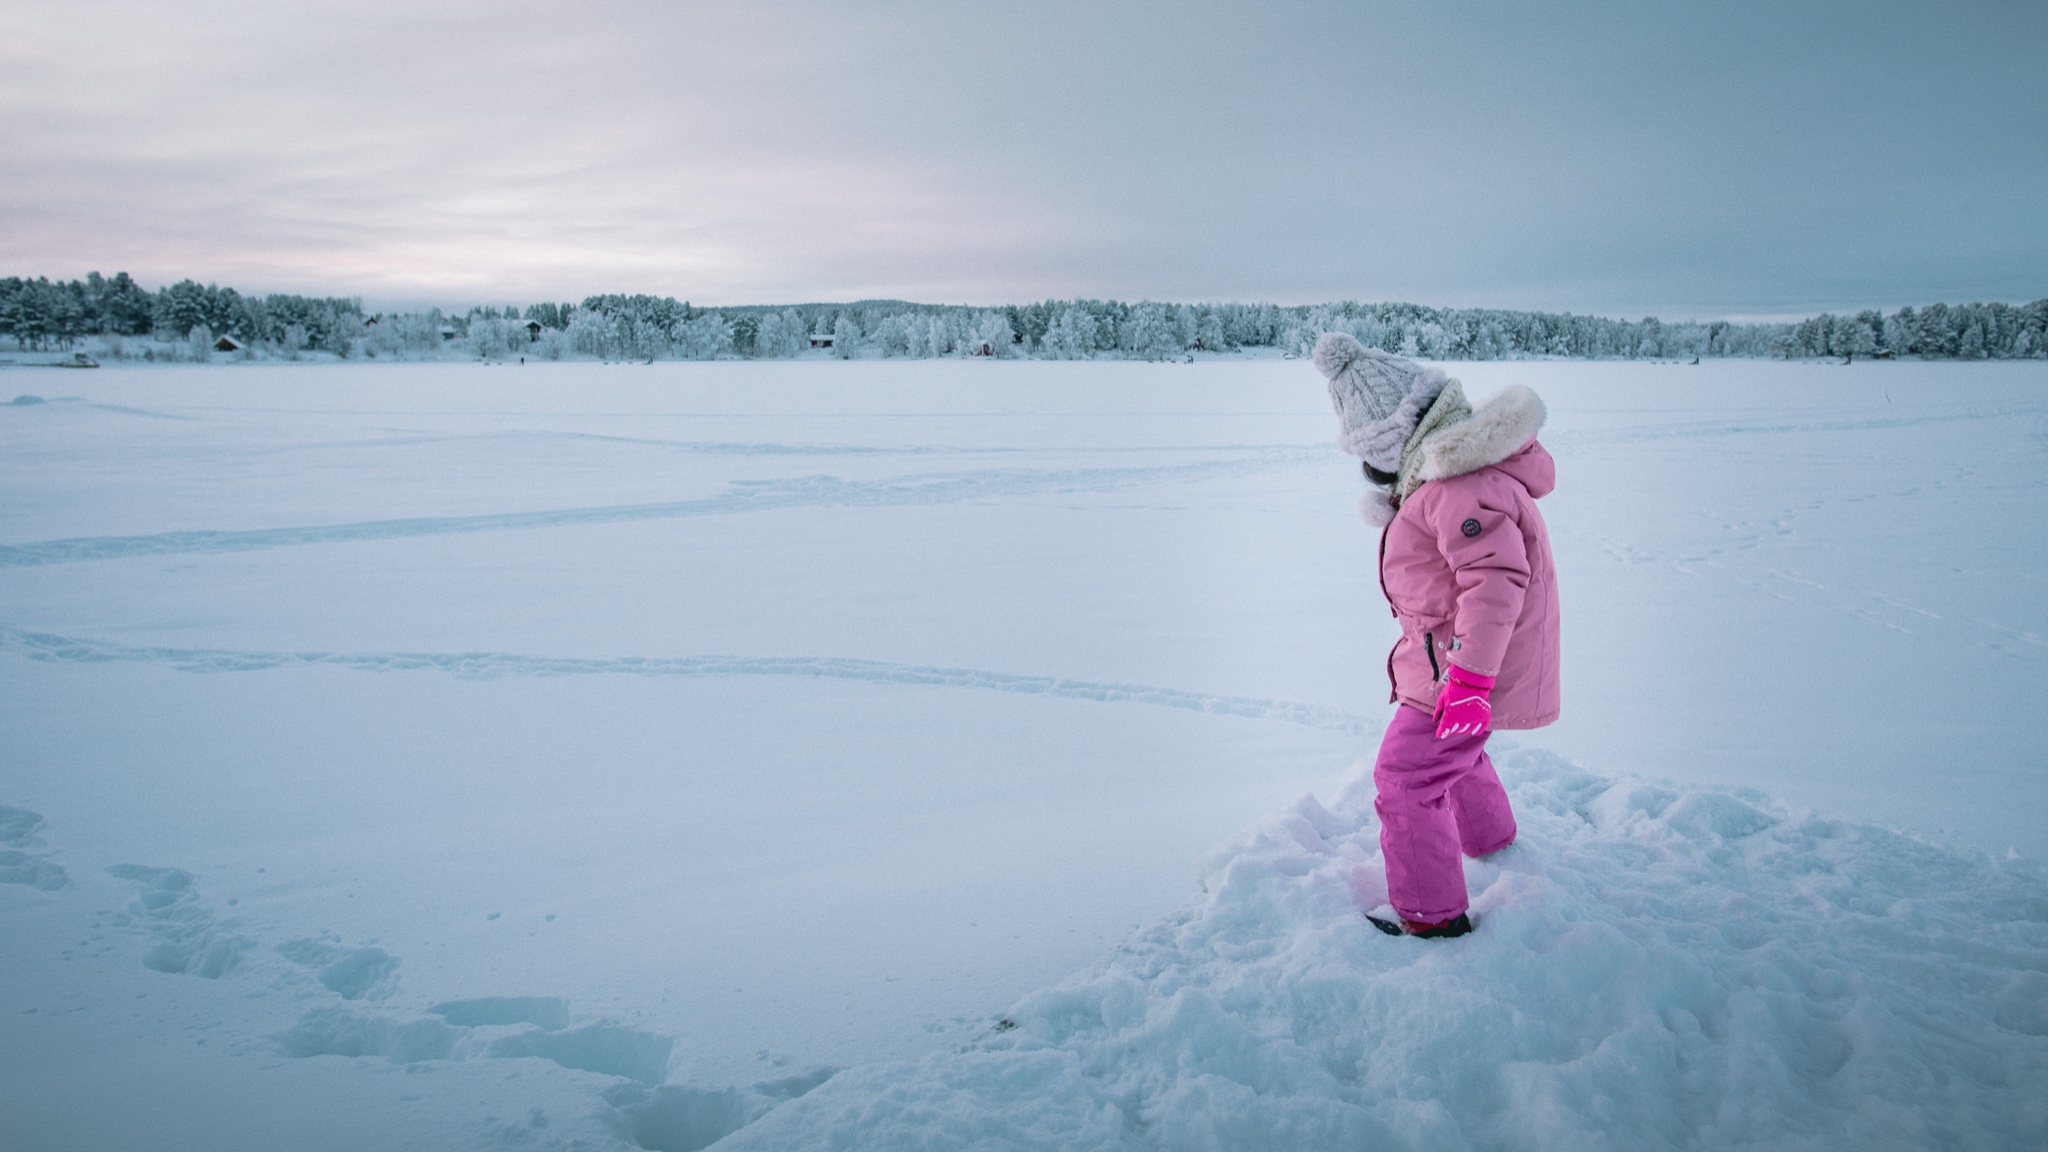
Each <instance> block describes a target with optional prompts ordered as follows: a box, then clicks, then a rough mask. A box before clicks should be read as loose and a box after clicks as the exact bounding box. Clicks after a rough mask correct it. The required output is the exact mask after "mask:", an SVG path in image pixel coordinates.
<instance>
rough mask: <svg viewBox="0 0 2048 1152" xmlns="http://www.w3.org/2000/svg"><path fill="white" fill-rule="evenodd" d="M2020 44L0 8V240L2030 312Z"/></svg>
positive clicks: (949, 288) (632, 0)
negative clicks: (2020, 307) (1977, 302)
mask: <svg viewBox="0 0 2048 1152" xmlns="http://www.w3.org/2000/svg"><path fill="white" fill-rule="evenodd" d="M2043 48H2048V17H2044V16H2043V14H2042V12H2041V10H2039V9H2038V8H2037V7H2035V6H2030V5H1978V6H1974V7H1969V6H1966V7H1965V8H1964V9H1961V10H1945V11H1943V12H1941V13H1933V12H1931V11H1925V12H1924V11H1921V10H1919V9H1918V8H1916V7H1912V6H1887V5H1875V6H1872V5H1861V6H1850V5H1819V6H1812V5H1808V6H1799V7H1798V8H1797V9H1796V10H1788V9H1786V8H1785V6H1773V5H1762V4H1755V5H1735V4H1730V5H1722V6H1718V7H1710V6H1688V7H1685V8H1683V9H1680V8H1675V7H1674V8H1669V9H1665V8H1658V9H1651V10H1645V9H1642V8H1640V7H1639V6H1635V5H1620V4H1580V5H1574V6H1571V7H1569V8H1563V9H1560V8H1556V7H1554V6H1543V7H1531V6H1524V5H1510V4H1489V3H1475V4H1467V5H1459V6H1456V7H1455V8H1441V7H1435V6H1422V5H1415V4H1407V3H1378V4H1365V3H1332V4H1310V3H1287V2H1280V3H1272V4H1265V5H1256V6H1253V5H1242V4H1215V3H1184V4H1174V5H1168V4H1150V3H1142V4H1141V3H1123V4H1108V5H1104V4H1062V3H1047V4H1040V5H1025V6H1005V5H994V4H972V3H969V4H925V3H901V2H888V0H874V2H860V3H841V4H823V3H755V4H748V5H737V6H723V5H706V4H671V3H659V2H654V0H602V2H598V3H592V4H580V5H562V4H538V3H526V2H515V3H510V4H420V3H414V4H404V5H401V4H392V3H382V2H371V3H365V4H357V5H348V6H333V5H320V6H315V5H309V4H304V3H300V2H297V0H279V2H274V3H265V4H248V3H222V2H213V3H198V4H182V5H176V6H171V5H161V4H154V3H133V2H85V3H73V4H68V5H64V6H33V7H32V6H15V7H13V8H11V9H9V10H7V11H6V12H4V13H0V221H4V222H0V260H4V262H5V263H6V264H7V265H8V266H9V270H10V271H22V272H30V273H38V272H40V273H47V274H62V275H77V274H80V273H82V272H83V271H84V270H85V269H87V268H100V269H102V270H105V271H113V270H115V269H117V268H121V269H126V270H128V271H130V272H133V273H135V274H136V275H138V276H140V277H142V278H143V279H144V280H145V281H148V282H161V281H163V280H165V279H168V278H174V277H179V276H185V275H194V276H199V277H202V278H210V279H215V280H219V281H221V282H224V283H233V284H236V285H237V286H240V287H243V288H244V289H245V290H249V289H255V290H267V289H269V290H298V291H319V292H348V293H359V294H364V295H367V296H370V297H372V298H373V299H384V300H398V299H423V300H424V299H434V300H443V301H449V302H458V301H471V300H480V299H481V300H499V301H500V302H507V301H511V300H526V299H536V298H563V299H573V298H579V297H580V296H581V295H583V294H586V293H589V292H597V291H653V292H661V293H673V294H676V295H680V296H686V297H689V298H691V299H693V300H697V301H700V302H711V303H740V302H749V301H767V300H785V301H786V300H795V299H830V298H853V297H864V296H897V297H907V298H918V299H938V300H962V301H984V302H985V301H995V300H1011V299H1022V298H1033V297H1042V296H1071V295H1117V296H1125V297H1137V296H1156V297H1163V298H1176V299H1192V298H1213V297H1235V298H1271V299H1279V300H1304V299H1321V298H1333V297H1355V298H1408V299H1421V300H1427V301H1430V302H1438V303H1496V304H1501V305H1508V306H1538V307H1557V308H1579V309H1582V310H1628V309H1631V308H1658V309H1662V310H1666V311H1672V312H1687V311H1692V312H1710V311H1717V310H1718V311H1760V310H1776V309H1781V308H1785V309H1794V308H1799V307H1803V306H1833V305H1837V304H1843V303H1862V302H1866V301H1867V302H1873V303H1875V302H1882V303H1898V302H1904V301H1907V300H1918V299H1923V298H1926V297H1929V296H1931V295H1947V296H1950V297H1952V298H1953V297H1959V296H1981V297H2016V296H2024V295H2028V294H2033V295H2038V294H2040V293H2041V291H2042V288H2041V286H2040V285H2039V283H2038V273H2037V272H2036V271H2035V270H2036V269H2038V268H2040V267H2042V266H2044V261H2043V257H2044V256H2048V240H2044V239H2043V238H2042V236H2041V233H2040V230H2039V229H2038V228H2037V227H2035V226H2033V224H2032V223H2031V222H2032V221H2033V219H2034V217H2035V215H2036V212H2037V206H2038V204H2039V203H2041V202H2043V193H2044V192H2048V145H2044V144H2043V143H2042V141H2043V140H2044V139H2048V133H2044V132H2043V129H2044V128H2048V124H2043V120H2044V118H2048V113H2044V111H2043V109H2044V108H2048V81H2044V79H2043V77H2042V73H2043V71H2044V70H2042V69H2039V68H2038V67H2037V66H2036V65H2037V61H2038V60H2039V59H2040V58H2041V49H2043Z"/></svg>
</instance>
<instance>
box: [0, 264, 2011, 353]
mask: <svg viewBox="0 0 2048 1152" xmlns="http://www.w3.org/2000/svg"><path fill="white" fill-rule="evenodd" d="M1329 331H1345V332H1350V333H1351V334H1352V335H1354V336H1357V337H1358V338H1359V340H1361V341H1363V342H1364V343H1366V344H1368V345H1371V346H1373V347H1378V348H1385V349H1387V350H1389V351H1393V352H1399V353H1402V354H1404V355H1408V356H1415V357H1419V358H1422V359H1429V360H1511V359H1534V358H1570V359H1592V360H1670V359H1692V358H1694V357H1784V358H1802V357H1842V358H1844V359H1853V358H1855V357H1866V358H1883V357H1899V356H1914V357H1923V358H1932V359H1952V360H1985V359H1991V360H2014V359H2042V358H2048V300H2036V301H2034V302H2033V303H2031V304H2019V305H2014V304H1959V305H1949V304H1934V305H1929V306H1927V307H1924V308H1901V309H1899V310H1898V311H1897V312H1894V313H1891V314H1889V315H1886V314H1884V313H1880V312H1876V311H1865V312H1859V313H1857V314H1855V315H1853V316H1836V315H1832V314H1828V315H1821V316H1815V317H1813V318H1812V319H1809V320H1803V321H1800V322H1798V323H1791V324H1739V323H1730V322H1724V321H1713V322H1692V321H1688V322H1684V323H1665V322H1663V321H1660V320H1657V319H1655V318H1654V317H1646V318H1644V319H1642V320H1610V319H1606V318H1603V317H1598V316H1578V315H1573V314H1571V313H1552V312H1514V311H1506V310H1502V309H1494V308H1429V307H1424V306H1422V305H1417V304H1357V303H1351V302H1348V301H1347V302H1344V303H1338V304H1312V305H1297V306H1293V307H1282V306H1280V305H1276V304H1168V303H1159V302H1155V301H1144V302H1140V303H1137V304H1125V303H1122V302H1119V301H1115V300H1047V301H1044V302H1041V303H1037V304H1020V305H1012V306H1008V307H1000V308H973V307H965V306H955V305H935V304H911V303H906V302H903V301H897V300H870V301H861V302H857V303H853V304H799V305H788V306H783V305H757V306H749V307H741V308H716V309H709V308H696V307H692V306H691V305H690V304H689V302H687V301H679V300H676V299H674V298H672V297H655V296H645V295H639V296H620V295H611V296H591V297H588V298H586V299H585V300H584V301H583V302H582V303H581V304H568V303H543V304H529V305H526V306H524V307H519V306H516V305H515V306H510V307H504V308H492V307H479V308H472V309H470V310H469V311H468V312H466V313H462V314H453V313H444V312H442V311H441V310H439V309H428V310H426V311H416V312H368V311H365V310H364V308H363V306H362V302H361V301H360V300H357V299H351V298H345V297H335V296H328V297H314V296H290V295H280V294H275V293H273V294H271V295H267V296H245V295H243V294H242V293H240V292H237V291H235V290H234V289H233V288H221V287H217V286H215V285H211V284H206V285H202V284H199V283H197V282H195V281H192V280H181V281H179V282H178V283H176V284H173V285H170V286H169V287H165V288H158V289H156V290H155V291H151V290H149V289H147V288H144V287H143V286H141V285H140V284H137V283H136V282H135V281H134V280H133V279H131V278H130V277H129V275H128V274H127V273H125V272H122V273H119V274H117V275H115V276H113V277H111V278H109V277H103V276H101V275H100V274H99V273H97V272H94V273H93V274H91V275H90V276H87V277H86V278H85V279H83V280H69V281H64V280H58V281H52V280H48V279H45V278H40V277H39V278H36V279H33V280H30V279H26V278H23V277H7V278H4V279H0V336H5V337H8V338H10V339H11V340H12V341H13V343H14V345H15V347H16V348H17V349H19V350H21V351H70V350H72V349H74V348H79V347H81V345H82V344H83V345H87V346H89V347H90V348H91V349H92V350H93V351H94V352H96V353H97V354H99V355H102V356H111V357H114V358H120V359H144V360H174V361H175V360H210V359H215V358H219V357H221V356H223V355H225V356H228V357H235V358H243V359H285V360H296V359H302V358H306V357H308V356H320V357H341V358H344V359H350V360H358V359H361V360H374V359H387V360H449V359H480V360H508V359H513V358H516V357H531V358H536V359H543V360H562V359H599V360H651V359H664V360H667V359H689V360H710V359H730V358H746V359H752V358H789V357H793V356H797V355H822V356H833V357H838V358H842V359H857V358H872V357H907V358H928V357H935V356H996V357H1028V358H1034V359H1047V360H1087V359H1132V360H1177V359H1186V358H1189V357H1191V356H1194V355H1195V354H1197V353H1231V352H1237V351H1240V350H1243V349H1278V350H1280V351H1281V352H1283V353H1286V354H1291V355H1304V354H1306V353H1307V351H1308V350H1309V348H1310V347H1312V346H1313V345H1314V343H1315V341H1316V338H1317V337H1318V336H1320V335H1322V334H1323V333H1324V332H1329Z"/></svg>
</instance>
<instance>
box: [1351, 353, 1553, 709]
mask: <svg viewBox="0 0 2048 1152" xmlns="http://www.w3.org/2000/svg"><path fill="white" fill-rule="evenodd" d="M1542 424H1543V404H1542V401H1540V400H1538V399H1537V398H1536V394H1535V393H1533V392H1531V391H1529V390H1528V389H1526V388H1520V387H1516V388H1510V389H1508V390H1507V391H1505V392H1503V393H1501V394H1500V395H1499V396H1496V397H1493V398H1492V399H1490V400H1488V401H1487V402H1486V403H1485V404H1482V405H1480V406H1479V407H1478V408H1477V409H1476V410H1475V411H1474V412H1473V413H1472V415H1471V416H1469V417H1467V418H1466V419H1464V420H1461V421H1459V422H1458V423H1456V424H1452V425H1449V426H1447V427H1445V428H1444V429H1442V430H1441V431H1439V432H1437V433H1436V434H1434V435H1433V436H1431V437H1430V439H1429V440H1427V441H1425V442H1424V445H1423V462H1422V466H1421V468H1420V469H1419V471H1418V475H1420V476H1421V477H1422V478H1423V480H1424V481H1425V482H1424V483H1423V484H1422V486H1421V487H1419V488H1417V489H1415V490H1414V491H1413V492H1411V493H1410V494H1409V495H1408V498H1407V499H1406V500H1404V501H1402V502H1401V505H1400V510H1399V511H1398V512H1396V513H1395V514H1394V518H1393V521H1392V522H1391V523H1389V524H1388V525H1387V527H1386V530H1385V531H1384V532H1383V533H1382V534H1381V536H1380V587H1381V589H1382V590H1383V591H1385V592H1386V595H1387V603H1389V604H1391V605H1392V606H1393V609H1394V617H1395V619H1397V620H1399V621H1400V622H1401V638H1400V640H1398V641H1396V642H1395V644H1394V650H1393V652H1392V653H1391V654H1389V655H1388V657H1387V675H1388V677H1389V678H1390V679H1391V680H1392V681H1393V685H1394V694H1393V698H1394V699H1395V700H1398V701H1399V702H1401V703H1403V704H1408V705H1412V706H1413V707H1416V708H1420V709H1423V710H1424V711H1431V710H1434V709H1435V707H1436V698H1437V693H1438V692H1440V691H1442V689H1443V677H1444V674H1445V671H1446V667H1447V665H1448V664H1450V663H1455V664H1457V665H1458V666H1459V667H1460V668H1464V669H1466V670H1467V671H1471V672H1477V673H1479V674H1480V675H1482V676H1497V677H1499V681H1498V682H1497V683H1496V684H1495V685H1494V689H1493V700H1492V703H1493V726H1494V727H1495V728H1541V727H1542V726H1544V725H1545V724H1549V723H1551V722H1552V721H1554V720H1556V719H1557V713H1558V615H1557V570H1556V568H1555V567H1554V566H1553V565H1552V563H1551V557H1550V536H1549V534H1548V533H1547V532H1545V531H1544V528H1543V514H1542V513H1540V512H1538V511H1537V510H1536V500H1537V499H1538V498H1539V497H1542V496H1546V495H1548V494H1549V493H1550V490H1551V489H1552V488H1554V487H1556V485H1557V465H1556V464H1555V462H1553V461H1552V460H1551V458H1550V453H1548V452H1546V451H1544V450H1543V445H1541V444H1539V443H1537V442H1536V438H1535V437H1536V431H1537V429H1539V428H1541V427H1542Z"/></svg>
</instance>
